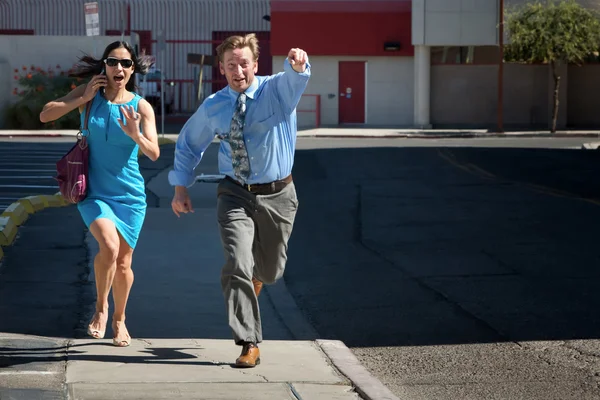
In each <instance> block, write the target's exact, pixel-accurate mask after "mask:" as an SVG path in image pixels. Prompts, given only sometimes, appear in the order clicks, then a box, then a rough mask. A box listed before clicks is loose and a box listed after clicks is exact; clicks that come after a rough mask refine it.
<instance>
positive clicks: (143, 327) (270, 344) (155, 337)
mask: <svg viewBox="0 0 600 400" xmlns="http://www.w3.org/2000/svg"><path fill="white" fill-rule="evenodd" d="M211 167H212V166H211ZM206 168H208V166H207V167H206ZM197 172H199V170H197ZM167 173H168V171H163V172H162V173H160V174H159V175H157V176H156V177H155V178H154V179H152V180H151V181H150V182H149V184H148V185H147V186H148V189H149V190H150V191H152V192H153V193H154V194H156V195H157V197H158V198H159V199H160V208H149V209H148V213H147V217H146V222H145V225H144V229H143V230H142V234H141V237H140V241H139V245H138V247H137V249H136V252H135V254H134V261H133V270H134V272H135V274H136V275H135V283H134V286H133V289H132V292H131V295H130V298H129V303H128V309H127V316H128V317H127V327H128V329H129V331H130V334H131V336H132V338H133V341H132V345H131V346H130V347H128V348H117V347H114V346H112V345H111V344H110V343H111V339H110V338H111V337H112V332H111V330H110V328H108V329H107V332H106V337H105V339H102V340H93V339H79V340H74V341H71V344H70V346H69V349H68V363H67V371H66V383H67V386H68V387H69V391H70V398H71V399H85V400H95V399H98V400H100V399H102V400H108V399H123V400H124V399H140V398H144V399H173V398H178V399H211V400H215V399H232V400H233V399H236V400H250V399H261V400H269V399H278V400H279V399H296V400H298V399H304V400H308V399H315V400H321V399H322V400H336V399H339V400H344V399H360V398H364V399H396V397H395V396H394V395H393V394H392V393H391V392H389V390H387V388H385V387H384V386H383V385H382V384H381V383H380V382H379V381H378V380H376V379H375V378H373V377H372V376H371V375H370V374H369V373H368V372H367V371H366V369H364V368H363V367H362V366H361V365H360V364H359V363H358V361H357V360H356V358H355V357H354V356H353V355H352V353H351V352H350V350H349V349H348V348H347V347H346V346H345V345H344V344H343V343H342V342H338V341H320V340H315V339H316V338H317V336H316V333H315V332H314V330H313V329H312V327H311V326H310V325H309V324H308V323H307V322H306V321H305V320H304V317H303V315H302V314H301V313H300V311H299V310H298V309H297V307H296V305H295V302H294V300H293V299H292V298H291V296H290V295H289V293H288V292H287V289H286V288H285V283H284V281H280V282H279V283H278V284H276V285H272V286H267V287H265V289H264V290H263V293H261V296H260V299H259V300H260V308H261V315H262V318H263V331H264V339H265V340H264V342H263V343H262V344H260V349H261V361H262V362H261V365H259V366H257V367H256V368H253V369H241V370H240V369H236V368H233V367H232V364H233V363H234V361H235V359H236V358H237V357H238V356H239V352H240V347H238V346H235V344H234V342H233V340H232V336H231V331H230V329H229V327H228V324H227V318H226V309H225V302H224V299H223V295H222V293H221V288H220V270H221V267H222V264H223V255H222V249H221V245H220V238H219V233H218V225H217V221H216V210H215V206H216V184H215V183H197V184H195V185H194V186H193V187H192V188H191V189H190V194H191V196H192V202H193V205H194V209H195V212H194V213H193V214H188V215H185V216H182V217H181V218H179V219H178V218H177V217H176V216H175V215H174V214H173V212H172V211H171V209H170V201H171V198H172V194H173V191H172V188H171V187H170V186H169V184H168V182H167ZM90 239H91V237H89V238H88V244H89V246H90V251H91V253H92V254H90V256H91V257H90V260H93V256H94V255H95V253H96V251H97V247H96V242H95V241H94V240H90ZM90 279H93V276H90ZM357 392H358V393H360V395H359V394H358V393H357ZM361 396H362V397H361Z"/></svg>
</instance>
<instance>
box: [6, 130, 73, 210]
mask: <svg viewBox="0 0 600 400" xmlns="http://www.w3.org/2000/svg"><path fill="white" fill-rule="evenodd" d="M74 141H75V139H74V138H64V140H61V141H60V142H58V143H57V142H56V141H55V140H54V141H53V142H48V141H46V140H43V141H42V140H40V138H36V139H35V141H33V138H32V140H28V141H26V142H24V141H23V139H19V141H18V142H17V141H12V140H11V139H9V138H3V139H2V140H1V141H0V212H2V211H4V210H5V209H6V208H7V207H8V206H9V205H10V204H11V203H13V202H15V201H17V200H18V199H20V198H22V197H26V196H31V195H36V194H54V193H56V192H57V191H58V184H57V182H56V180H55V179H54V176H55V175H56V162H57V161H58V160H59V159H60V158H61V157H62V156H63V155H64V154H65V153H66V152H67V151H68V150H69V148H70V147H71V146H72V145H73V143H74Z"/></svg>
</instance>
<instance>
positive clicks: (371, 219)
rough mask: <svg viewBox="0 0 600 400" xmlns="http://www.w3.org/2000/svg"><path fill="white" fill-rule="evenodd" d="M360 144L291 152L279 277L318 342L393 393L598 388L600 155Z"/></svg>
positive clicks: (584, 395)
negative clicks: (284, 260) (291, 204)
mask: <svg viewBox="0 0 600 400" xmlns="http://www.w3.org/2000/svg"><path fill="white" fill-rule="evenodd" d="M321 143H323V142H322V140H321ZM548 143H553V145H552V146H546V145H547V144H548ZM355 144H356V142H355V141H351V142H350V145H347V142H338V146H334V145H331V143H328V146H327V148H324V147H325V146H319V141H313V142H310V143H309V142H301V144H300V147H301V149H300V150H299V151H298V152H297V153H296V164H295V170H294V178H295V182H296V185H297V191H298V197H299V201H300V207H299V211H298V216H297V219H296V221H297V222H296V226H295V230H294V233H293V235H292V239H291V241H290V258H289V263H288V268H287V271H286V275H285V279H286V283H287V286H288V289H289V290H290V292H291V293H292V295H293V296H294V298H295V299H296V301H297V303H298V305H299V307H300V308H301V309H302V310H303V311H304V312H305V315H307V318H308V319H309V321H310V322H311V323H312V325H313V326H314V327H315V329H316V330H317V331H318V332H319V334H320V335H321V337H324V338H327V339H337V340H342V341H344V343H346V345H348V346H349V347H350V348H351V349H352V350H353V351H354V353H355V354H357V355H358V357H359V359H360V360H361V361H362V362H363V365H365V366H366V367H367V368H368V369H369V370H370V371H371V372H372V373H373V374H374V375H375V376H377V377H378V378H379V379H380V380H381V381H382V382H383V383H384V384H386V385H387V387H389V388H390V389H391V390H392V391H393V392H394V393H395V394H396V395H397V396H398V397H400V398H406V399H439V398H443V399H598V398H600V389H599V382H600V379H599V377H598V376H599V372H600V359H599V355H600V341H599V338H600V335H599V332H600V318H599V317H598V313H597V310H598V307H600V292H599V291H598V290H597V279H598V277H599V276H600V272H599V270H598V268H597V266H598V264H599V263H598V262H599V261H600V257H599V255H598V252H597V251H596V249H597V247H596V242H597V238H598V236H599V234H600V227H599V226H598V224H597V221H598V219H599V218H600V208H599V207H598V205H599V204H600V203H598V200H600V197H599V196H598V194H599V192H598V184H597V177H598V176H599V174H600V166H599V164H598V158H599V157H600V154H599V153H598V152H597V151H586V150H576V149H578V148H580V147H581V146H580V144H581V143H578V142H577V141H570V142H563V143H562V144H561V145H560V146H557V145H556V143H555V142H549V141H545V140H537V141H536V140H532V141H527V142H522V141H520V140H513V141H508V140H460V141H440V142H437V143H432V142H428V141H410V144H407V141H396V142H394V141H385V142H376V141H375V142H374V141H369V144H368V147H367V146H363V147H357V146H355ZM540 147H555V148H553V149H548V148H546V149H544V148H540ZM556 147H558V148H556ZM560 147H563V148H560Z"/></svg>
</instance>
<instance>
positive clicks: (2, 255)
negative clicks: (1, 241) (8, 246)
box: [0, 247, 4, 261]
mask: <svg viewBox="0 0 600 400" xmlns="http://www.w3.org/2000/svg"><path fill="white" fill-rule="evenodd" d="M3 258H4V250H2V247H0V261H2V259H3Z"/></svg>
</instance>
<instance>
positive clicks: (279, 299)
mask: <svg viewBox="0 0 600 400" xmlns="http://www.w3.org/2000/svg"><path fill="white" fill-rule="evenodd" d="M263 291H264V292H266V293H267V295H268V296H269V300H270V302H271V305H272V306H273V308H274V309H275V312H277V314H278V315H279V317H280V318H281V320H282V322H283V324H284V325H285V326H286V327H287V328H288V330H289V331H290V332H291V334H292V335H293V336H294V338H295V340H310V341H313V342H314V343H315V344H316V345H317V346H318V347H319V348H320V349H321V351H322V352H323V353H324V354H325V356H326V357H327V358H328V359H329V362H330V363H331V364H332V365H333V366H334V367H335V368H336V369H337V370H338V371H339V372H340V373H341V374H342V375H344V376H345V377H346V378H347V379H348V380H349V381H350V382H352V386H353V387H354V389H355V390H356V392H357V393H358V394H359V395H360V396H361V397H362V398H363V400H400V399H399V398H398V397H397V396H395V395H394V394H393V393H392V392H391V391H390V390H389V389H388V388H387V387H386V386H385V385H384V384H383V383H382V382H381V381H380V380H379V379H377V378H375V377H374V376H373V375H371V373H370V372H369V371H367V369H366V368H365V367H363V365H362V364H361V363H360V361H358V359H357V358H356V356H355V355H354V354H353V353H352V351H351V350H350V349H349V348H348V347H347V346H346V345H345V344H344V342H342V341H340V340H324V339H317V338H318V333H317V332H316V331H315V330H314V328H313V327H312V325H310V324H309V323H308V321H307V320H306V318H305V317H304V314H303V313H302V311H300V309H299V308H298V305H297V304H296V301H295V300H294V298H293V297H292V295H291V294H290V292H289V291H288V289H287V285H286V283H285V279H284V278H282V279H280V280H279V281H278V282H277V283H276V284H274V285H264V288H263Z"/></svg>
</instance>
